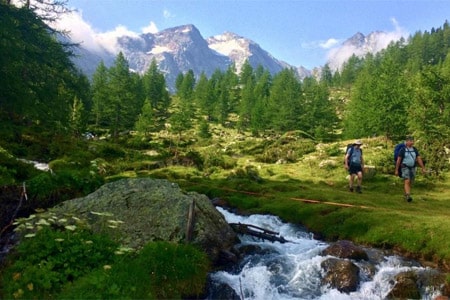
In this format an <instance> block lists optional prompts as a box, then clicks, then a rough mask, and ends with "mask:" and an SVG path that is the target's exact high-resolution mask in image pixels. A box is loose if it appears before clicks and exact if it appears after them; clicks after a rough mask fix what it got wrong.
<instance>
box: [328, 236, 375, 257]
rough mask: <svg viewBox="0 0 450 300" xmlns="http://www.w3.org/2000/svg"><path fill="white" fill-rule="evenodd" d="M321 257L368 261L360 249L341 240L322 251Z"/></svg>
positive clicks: (349, 242)
mask: <svg viewBox="0 0 450 300" xmlns="http://www.w3.org/2000/svg"><path fill="white" fill-rule="evenodd" d="M322 255H325V256H326V255H331V256H335V257H339V258H347V259H355V260H368V259H369V258H368V255H367V253H366V252H365V251H364V250H363V249H362V248H360V247H358V246H356V245H355V244H353V243H352V242H351V241H347V240H341V241H337V242H336V243H334V244H332V245H330V246H329V247H328V248H326V249H325V250H323V251H322Z"/></svg>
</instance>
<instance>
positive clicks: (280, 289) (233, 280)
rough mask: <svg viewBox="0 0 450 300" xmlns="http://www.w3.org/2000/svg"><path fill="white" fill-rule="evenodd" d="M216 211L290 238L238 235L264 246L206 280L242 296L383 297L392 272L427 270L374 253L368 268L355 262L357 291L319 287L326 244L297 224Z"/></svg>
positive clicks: (260, 299)
mask: <svg viewBox="0 0 450 300" xmlns="http://www.w3.org/2000/svg"><path fill="white" fill-rule="evenodd" d="M218 210H219V211H220V212H221V213H222V214H223V215H224V216H225V219H226V220H227V222H228V223H243V224H251V225H255V226H258V227H262V228H265V229H269V230H272V231H275V232H279V234H280V235H281V236H282V237H284V238H285V239H286V240H289V241H292V242H287V243H280V242H269V241H263V240H258V239H256V238H254V237H249V236H240V240H241V245H257V246H259V247H261V248H262V249H264V250H263V251H259V252H258V254H255V255H250V256H248V257H246V258H245V259H244V260H243V261H242V262H241V263H240V264H239V265H238V266H236V267H235V268H233V271H218V272H215V273H213V274H211V280H212V283H213V285H216V286H217V285H218V284H225V285H228V286H229V287H231V288H232V289H233V290H234V291H235V292H236V294H237V295H239V297H241V298H242V299H252V300H270V299H276V300H284V299H286V300H287V299H324V300H325V299H326V300H328V299H333V300H339V299H345V300H347V299H384V298H385V297H386V296H387V294H388V293H389V291H390V290H391V289H392V287H393V285H394V277H395V275H396V274H398V273H400V272H405V271H408V270H415V271H418V270H419V271H421V270H423V271H426V270H427V269H426V268H423V267H421V266H420V265H419V264H418V263H416V262H411V261H406V260H404V259H402V258H401V257H399V256H385V255H380V257H379V260H378V261H377V263H376V265H375V270H374V271H372V272H370V271H369V270H368V268H367V267H366V268H364V265H362V264H363V263H358V262H355V264H356V265H358V266H359V267H360V270H361V271H360V285H359V287H358V290H357V291H355V292H351V293H349V294H347V293H341V292H339V291H338V290H337V289H331V288H329V287H326V286H323V284H322V282H321V280H322V277H323V275H324V273H323V272H324V271H323V270H322V268H321V262H322V261H324V260H325V259H327V258H329V257H324V256H321V255H320V253H321V251H322V250H323V249H325V248H326V247H327V246H328V244H327V243H324V242H322V241H319V240H315V239H313V237H312V235H311V234H310V233H308V232H307V231H305V230H304V229H303V228H301V227H299V226H294V225H292V224H288V223H283V222H282V221H281V220H280V219H279V218H278V217H275V216H270V215H251V216H239V215H235V214H233V213H230V212H228V211H226V210H224V209H222V208H220V207H218ZM380 253H381V252H380ZM370 273H372V274H370ZM421 295H422V299H433V298H435V297H436V296H438V295H440V294H439V292H438V291H430V290H427V289H426V288H424V289H423V290H422V291H421ZM208 299H213V298H208Z"/></svg>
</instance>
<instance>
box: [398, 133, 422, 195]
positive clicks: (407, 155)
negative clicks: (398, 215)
mask: <svg viewBox="0 0 450 300" xmlns="http://www.w3.org/2000/svg"><path fill="white" fill-rule="evenodd" d="M416 163H418V164H419V166H420V167H421V168H422V173H425V165H424V164H423V161H422V158H421V157H420V154H419V151H417V149H416V147H414V138H413V137H412V136H408V137H407V138H406V139H405V147H403V148H402V149H401V150H400V152H399V153H398V157H397V161H396V163H395V175H396V176H398V175H399V172H400V174H401V175H400V177H401V178H403V182H404V189H405V200H406V201H408V202H411V201H412V197H411V185H412V183H413V182H414V178H415V177H416Z"/></svg>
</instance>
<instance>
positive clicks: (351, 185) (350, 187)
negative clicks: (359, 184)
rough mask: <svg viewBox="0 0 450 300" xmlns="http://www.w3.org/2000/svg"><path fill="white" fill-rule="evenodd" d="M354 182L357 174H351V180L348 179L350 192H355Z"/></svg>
mask: <svg viewBox="0 0 450 300" xmlns="http://www.w3.org/2000/svg"><path fill="white" fill-rule="evenodd" d="M354 180H355V174H353V173H351V172H350V176H349V179H348V188H349V190H350V192H353V182H354Z"/></svg>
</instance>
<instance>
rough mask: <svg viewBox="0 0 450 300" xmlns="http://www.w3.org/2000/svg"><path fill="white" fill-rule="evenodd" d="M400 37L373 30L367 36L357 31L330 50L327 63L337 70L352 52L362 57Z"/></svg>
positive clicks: (383, 47) (377, 50)
mask: <svg viewBox="0 0 450 300" xmlns="http://www.w3.org/2000/svg"><path fill="white" fill-rule="evenodd" d="M400 38H402V36H401V35H395V34H390V33H386V32H382V31H374V32H371V33H370V34H369V35H367V36H365V35H364V34H362V33H361V32H357V33H356V34H355V35H353V36H352V37H350V38H349V39H347V40H346V41H344V42H343V43H342V44H341V46H340V47H338V48H335V49H333V50H331V51H330V53H329V58H328V61H327V64H328V65H329V67H330V69H331V70H339V69H340V68H341V67H342V65H343V63H345V62H346V61H347V60H348V59H349V58H350V57H351V56H352V55H353V54H354V55H356V56H357V57H364V56H365V55H366V54H367V53H377V52H379V51H380V50H382V49H385V48H386V47H387V46H388V45H389V44H390V43H391V42H393V41H398V40H400Z"/></svg>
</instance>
